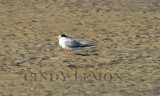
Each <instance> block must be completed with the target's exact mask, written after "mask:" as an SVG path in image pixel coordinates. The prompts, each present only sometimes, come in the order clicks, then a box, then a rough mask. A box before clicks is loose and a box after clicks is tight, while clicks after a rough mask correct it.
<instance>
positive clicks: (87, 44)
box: [81, 42, 94, 47]
mask: <svg viewBox="0 0 160 96" xmlns="http://www.w3.org/2000/svg"><path fill="white" fill-rule="evenodd" d="M89 46H94V45H93V44H90V43H84V42H81V47H89Z"/></svg>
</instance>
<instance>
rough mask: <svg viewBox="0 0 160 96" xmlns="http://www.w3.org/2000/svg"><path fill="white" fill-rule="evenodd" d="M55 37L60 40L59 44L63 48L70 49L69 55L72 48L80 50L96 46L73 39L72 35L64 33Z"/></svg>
mask: <svg viewBox="0 0 160 96" xmlns="http://www.w3.org/2000/svg"><path fill="white" fill-rule="evenodd" d="M54 39H55V40H59V45H60V46H61V47H62V48H64V49H66V50H68V52H67V55H70V54H71V51H72V50H79V49H82V48H84V47H89V46H94V45H93V44H90V43H84V42H78V41H76V40H73V39H72V38H70V37H67V36H66V35H64V34H62V35H59V36H58V37H56V38H54Z"/></svg>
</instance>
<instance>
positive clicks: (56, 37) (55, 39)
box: [54, 34, 67, 40]
mask: <svg viewBox="0 0 160 96" xmlns="http://www.w3.org/2000/svg"><path fill="white" fill-rule="evenodd" d="M61 37H67V36H66V35H64V34H62V35H59V36H58V37H56V38H54V40H58V39H60V38H61Z"/></svg>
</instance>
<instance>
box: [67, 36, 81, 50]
mask: <svg viewBox="0 0 160 96" xmlns="http://www.w3.org/2000/svg"><path fill="white" fill-rule="evenodd" d="M64 43H65V45H66V46H67V47H70V48H75V47H81V43H80V42H78V41H76V40H73V39H71V38H70V39H68V40H66V41H65V42H64Z"/></svg>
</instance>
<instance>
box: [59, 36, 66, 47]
mask: <svg viewBox="0 0 160 96" xmlns="http://www.w3.org/2000/svg"><path fill="white" fill-rule="evenodd" d="M65 41H66V39H65V38H60V39H59V45H60V46H61V47H62V48H64V49H66V46H65V43H64V42H65Z"/></svg>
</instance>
